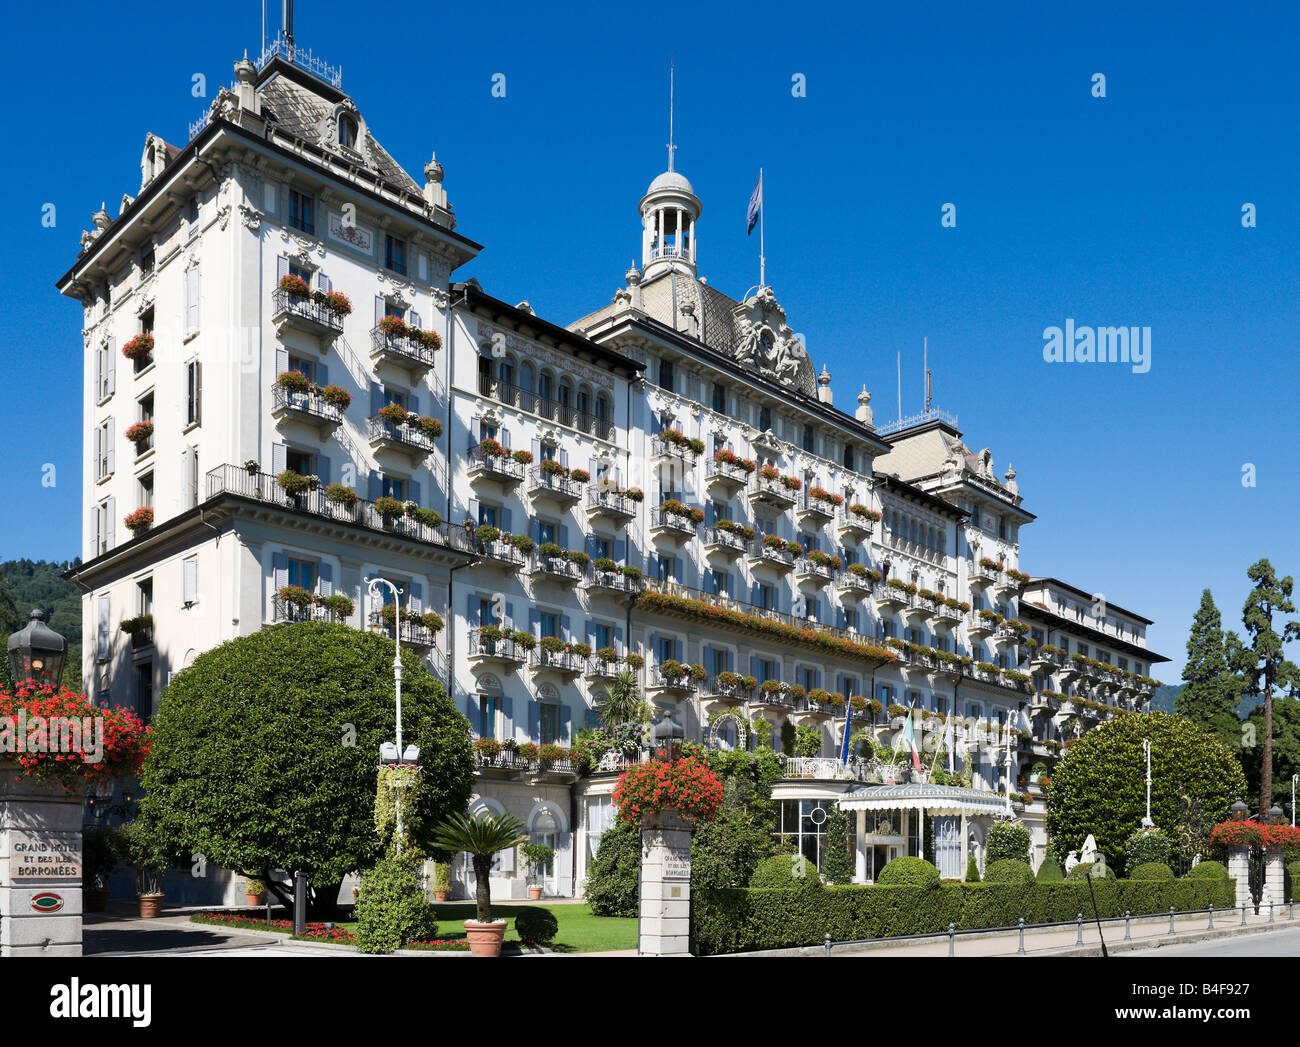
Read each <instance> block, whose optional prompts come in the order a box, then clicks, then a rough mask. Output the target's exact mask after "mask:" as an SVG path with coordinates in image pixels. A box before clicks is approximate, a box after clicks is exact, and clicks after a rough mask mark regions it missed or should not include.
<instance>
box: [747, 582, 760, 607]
mask: <svg viewBox="0 0 1300 1047" xmlns="http://www.w3.org/2000/svg"><path fill="white" fill-rule="evenodd" d="M749 602H750V603H752V604H753V605H754V606H755V607H757V606H758V582H753V583H751V584H750V587H749Z"/></svg>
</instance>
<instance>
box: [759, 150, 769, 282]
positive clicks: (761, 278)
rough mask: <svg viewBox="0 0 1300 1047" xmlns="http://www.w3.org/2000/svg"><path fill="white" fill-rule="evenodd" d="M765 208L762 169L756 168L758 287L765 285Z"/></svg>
mask: <svg viewBox="0 0 1300 1047" xmlns="http://www.w3.org/2000/svg"><path fill="white" fill-rule="evenodd" d="M766 210H767V186H765V185H764V184H763V169H762V168H761V167H760V168H759V169H758V287H759V290H762V289H763V288H764V287H766V286H767V256H766V249H767V244H766V241H765V240H764V238H763V212H764V211H766Z"/></svg>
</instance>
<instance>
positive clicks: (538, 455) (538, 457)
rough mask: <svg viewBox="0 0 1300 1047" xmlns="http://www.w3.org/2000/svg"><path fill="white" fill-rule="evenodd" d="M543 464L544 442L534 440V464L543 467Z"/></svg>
mask: <svg viewBox="0 0 1300 1047" xmlns="http://www.w3.org/2000/svg"><path fill="white" fill-rule="evenodd" d="M541 463H542V441H541V440H536V439H535V440H533V464H534V465H541Z"/></svg>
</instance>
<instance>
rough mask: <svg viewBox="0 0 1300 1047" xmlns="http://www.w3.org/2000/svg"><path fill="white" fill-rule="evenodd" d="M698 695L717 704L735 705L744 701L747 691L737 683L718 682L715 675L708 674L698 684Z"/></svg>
mask: <svg viewBox="0 0 1300 1047" xmlns="http://www.w3.org/2000/svg"><path fill="white" fill-rule="evenodd" d="M700 697H701V698H702V699H704V700H705V701H708V702H715V703H717V704H718V705H726V706H735V705H740V704H741V703H743V702H744V701H745V699H746V698H747V697H748V692H747V691H745V689H744V688H743V687H741V685H740V684H738V683H720V682H719V681H718V677H717V676H710V677H709V678H708V679H707V680H705V681H704V682H703V683H702V684H700Z"/></svg>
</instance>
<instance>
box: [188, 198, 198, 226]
mask: <svg viewBox="0 0 1300 1047" xmlns="http://www.w3.org/2000/svg"><path fill="white" fill-rule="evenodd" d="M185 217H186V219H187V220H188V221H189V223H190V231H191V232H197V230H196V229H195V228H194V227H195V226H197V225H198V224H199V198H198V197H197V196H191V197H190V202H189V203H188V204H187V205H186V207H185Z"/></svg>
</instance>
